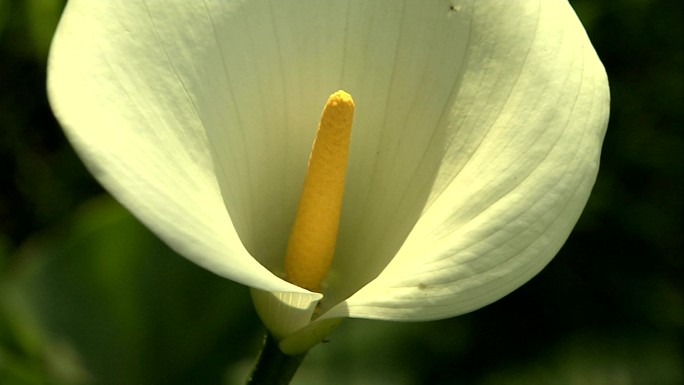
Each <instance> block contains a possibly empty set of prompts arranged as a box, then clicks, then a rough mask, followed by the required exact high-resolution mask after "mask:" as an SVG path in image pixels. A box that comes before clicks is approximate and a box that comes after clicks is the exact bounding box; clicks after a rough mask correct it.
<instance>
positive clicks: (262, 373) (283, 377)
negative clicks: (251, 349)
mask: <svg viewBox="0 0 684 385" xmlns="http://www.w3.org/2000/svg"><path fill="white" fill-rule="evenodd" d="M305 356H306V353H303V354H299V355H296V356H289V355H287V354H285V353H283V352H282V351H281V350H280V349H279V348H278V341H276V339H275V338H273V336H271V334H270V333H267V334H266V337H265V338H264V347H263V349H262V350H261V353H259V357H258V358H257V362H256V364H255V365H254V369H253V370H252V374H251V375H250V376H249V379H248V380H247V385H287V384H289V383H290V381H291V380H292V377H294V375H295V373H296V372H297V369H298V368H299V365H301V363H302V361H304V357H305Z"/></svg>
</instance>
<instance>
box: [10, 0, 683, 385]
mask: <svg viewBox="0 0 684 385" xmlns="http://www.w3.org/2000/svg"><path fill="white" fill-rule="evenodd" d="M63 4H64V1H62V0H30V1H21V0H16V1H11V0H0V169H1V170H2V176H3V183H2V184H0V383H1V384H8V385H34V384H35V385H38V384H41V385H66V384H75V385H79V384H98V385H99V384H144V385H147V384H152V385H153V384H221V383H229V384H230V383H240V382H241V381H242V380H243V379H244V377H245V375H246V373H247V372H248V371H249V367H250V365H251V362H252V360H253V358H254V355H255V354H256V350H257V347H258V345H259V344H260V342H261V336H260V333H261V332H262V329H261V326H260V324H259V321H258V319H257V318H256V316H255V314H254V311H253V310H252V308H251V304H250V299H249V294H248V291H247V289H246V288H244V287H241V286H239V285H236V284H234V283H231V282H229V281H227V280H224V279H221V278H219V277H216V276H214V275H212V274H210V273H208V272H206V271H204V270H202V269H200V268H199V267H197V266H195V265H193V264H191V263H189V262H187V261H186V260H185V259H183V258H182V257H180V256H178V255H176V254H175V253H173V252H172V251H171V250H169V249H168V248H167V247H166V246H164V245H163V244H162V243H161V241H159V240H158V239H157V238H156V237H154V236H153V235H152V234H150V233H149V231H148V230H146V229H145V228H144V227H143V226H142V225H141V224H140V223H138V222H137V221H136V220H135V219H134V218H133V217H131V216H130V214H128V213H127V212H126V211H125V210H124V209H123V208H121V207H120V206H119V205H118V204H116V203H115V202H113V201H112V200H111V199H110V198H107V197H105V196H102V190H101V188H100V187H99V186H98V185H97V184H96V183H95V182H94V181H93V180H92V178H91V177H90V176H89V175H88V173H87V172H86V170H85V169H84V167H83V166H82V164H81V163H80V161H79V160H78V159H77V157H76V156H75V154H74V153H73V151H72V150H71V148H70V147H69V145H68V144H67V143H66V141H65V139H64V137H63V136H62V134H61V131H60V129H59V127H58V125H57V124H56V122H55V121H54V119H53V118H52V115H51V113H50V110H49V107H48V104H47V99H46V97H45V92H44V89H45V62H46V55H47V49H48V46H49V39H50V35H51V33H52V30H53V29H54V27H55V25H56V22H57V19H58V14H59V11H60V7H61V6H62V5H63ZM572 4H573V6H574V7H575V8H576V10H577V12H578V14H579V16H580V18H581V19H582V21H583V22H584V24H585V26H586V27H587V30H588V34H589V36H591V38H592V41H593V42H594V45H595V47H596V49H597V51H598V52H599V55H600V56H601V58H602V59H603V61H604V64H605V65H606V69H607V72H608V76H609V79H610V82H611V94H612V109H611V121H610V124H609V129H608V133H607V136H606V141H605V146H604V153H603V159H602V165H601V171H600V175H599V179H598V181H597V184H596V187H595V189H594V193H593V195H592V197H591V199H590V202H589V205H588V207H587V210H586V211H585V213H584V215H583V217H582V218H581V220H580V223H579V224H578V227H577V229H576V231H575V232H574V233H573V235H572V236H571V237H570V239H569V241H568V243H567V244H566V246H565V247H564V248H563V249H562V250H561V252H560V254H559V255H558V256H557V257H556V258H555V259H554V261H553V262H552V263H551V264H550V265H549V266H548V267H547V268H546V269H545V270H544V272H543V273H542V274H540V275H539V276H538V277H536V278H535V279H533V280H532V281H531V282H530V283H529V284H527V285H525V286H524V287H523V288H521V289H520V290H518V291H516V292H514V293H513V294H511V295H509V296H508V297H506V298H504V299H503V300H501V301H499V302H497V303H496V304H494V305H491V306H488V307H486V308H484V309H482V310H479V311H477V312H474V313H472V314H468V315H465V316H462V317H457V318H454V319H450V320H444V321H439V322H430V323H415V324H397V323H386V322H377V321H362V320H353V321H347V322H345V323H344V324H343V325H342V326H341V327H340V328H339V329H338V330H337V331H336V332H335V333H334V334H332V335H331V336H330V343H328V344H322V345H321V346H318V347H316V348H315V349H314V350H313V351H312V352H311V354H310V355H309V357H308V358H307V360H306V361H305V362H304V364H303V366H302V368H301V371H300V373H298V374H297V376H296V377H295V381H294V383H295V384H301V385H306V384H368V383H372V384H395V385H418V384H475V385H489V384H552V385H555V384H558V385H561V384H563V385H564V384H588V385H593V384H654V385H656V384H657V385H660V384H663V385H670V384H672V385H675V384H682V383H684V374H683V369H682V366H681V362H682V361H683V359H684V357H683V354H682V346H681V341H682V337H683V336H682V330H683V327H684V300H683V295H682V294H683V293H682V281H681V276H682V273H683V271H682V270H683V269H682V255H683V252H682V218H683V215H682V214H683V213H682V199H681V196H682V181H684V178H683V176H684V175H683V170H682V167H683V166H684V145H683V143H682V127H684V117H683V114H684V95H683V91H684V81H683V79H684V77H683V76H682V75H683V73H682V68H684V50H683V48H682V47H684V42H683V41H682V40H683V38H684V30H683V28H682V3H681V2H680V1H677V0H606V1H591V0H574V1H572Z"/></svg>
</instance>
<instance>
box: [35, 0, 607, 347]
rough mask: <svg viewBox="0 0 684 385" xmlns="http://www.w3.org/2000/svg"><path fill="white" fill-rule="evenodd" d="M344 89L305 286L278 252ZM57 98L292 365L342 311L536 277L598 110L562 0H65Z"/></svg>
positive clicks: (596, 133) (592, 60) (66, 116)
mask: <svg viewBox="0 0 684 385" xmlns="http://www.w3.org/2000/svg"><path fill="white" fill-rule="evenodd" d="M340 88H342V89H345V90H346V91H348V92H349V93H350V94H352V95H353V96H354V101H355V104H356V115H355V117H354V128H353V132H352V136H351V145H350V155H349V160H348V166H347V182H346V187H345V191H344V203H343V206H342V212H341V221H340V225H339V236H338V240H337V245H336V248H335V257H334V260H333V262H332V265H331V267H330V270H329V272H328V275H327V278H326V279H325V280H324V281H323V284H322V289H321V293H315V292H311V291H308V290H305V289H302V288H300V287H298V286H296V285H293V284H291V283H289V282H287V281H286V280H284V279H283V278H281V277H282V276H283V255H284V252H285V248H286V246H287V240H288V234H289V231H290V228H291V226H292V223H293V220H294V215H295V212H296V208H297V201H298V197H299V193H300V189H301V186H302V183H303V179H304V176H305V173H306V166H307V159H308V157H309V151H310V147H311V141H312V140H313V137H314V134H315V130H316V125H317V122H318V118H319V116H320V108H321V105H322V104H323V102H324V101H325V98H326V97H327V96H328V95H329V94H330V93H331V92H333V91H335V90H337V89H340ZM48 92H49V97H50V102H51V104H52V106H53V109H54V112H55V115H56V116H57V118H58V119H59V121H60V122H61V124H62V125H63V127H64V130H65V132H66V134H67V137H68V138H69V140H70V141H71V143H72V144H73V146H74V147H75V149H76V150H77V152H78V153H79V155H80V156H81V157H82V159H83V160H84V162H85V164H86V165H87V166H88V167H89V169H90V171H91V172H92V173H93V174H94V175H95V177H96V178H97V179H98V180H99V181H100V182H101V183H102V184H103V185H104V186H105V187H106V188H107V189H108V190H109V191H110V192H111V193H112V194H113V195H114V196H115V197H116V198H117V199H118V200H119V201H120V202H122V203H123V204H124V205H125V206H126V207H127V208H128V209H129V210H130V211H131V212H133V213H134V214H135V215H136V216H137V217H138V218H139V219H140V220H141V221H142V222H143V223H145V224H146V225H147V226H148V227H149V228H150V229H152V230H153V231H154V232H155V233H156V234H157V235H158V236H159V237H161V238H162V239H163V240H164V241H165V242H167V243H168V244H169V245H170V246H171V247H173V248H174V249H176V250H177V251H178V252H179V253H181V254H182V255H184V256H186V257H187V258H189V259H190V260H192V261H194V262H196V263H197V264H199V265H201V266H203V267H205V268H206V269H208V270H211V271H213V272H214V273H216V274H219V275H221V276H223V277H226V278H228V279H231V280H234V281H236V282H239V283H242V284H244V285H247V286H249V287H251V288H253V289H254V290H253V297H254V300H255V304H256V307H257V310H258V312H259V314H260V316H261V317H262V319H263V320H264V322H265V324H266V325H267V327H268V328H269V329H270V330H271V332H272V333H273V334H274V335H275V336H276V337H277V338H278V339H279V340H280V341H281V349H283V351H285V352H286V353H291V354H297V353H300V352H303V351H305V350H306V349H308V348H309V347H311V346H312V345H313V344H315V343H316V342H318V340H320V338H323V336H324V335H325V333H327V332H328V331H329V330H330V329H332V328H333V327H334V325H335V324H336V322H337V320H339V319H340V318H344V317H359V318H373V319H383V320H404V321H412V320H415V321H419V320H433V319H440V318H446V317H452V316H456V315H459V314H462V313H465V312H469V311H472V310H474V309H477V308H480V307H482V306H485V305H487V304H489V303H491V302H494V301H496V300H497V299H499V298H501V297H503V296H504V295H506V294H508V293H510V292H511V291H513V290H514V289H516V288H517V287H519V286H520V285H522V284H523V283H524V282H526V281H528V280H529V279H530V278H531V277H533V276H534V275H535V274H537V273H538V272H539V271H540V270H541V269H542V268H543V267H544V266H545V265H546V264H547V263H548V262H549V261H550V260H551V258H552V257H553V256H554V255H555V254H556V253H557V251H558V250H559V248H560V247H561V246H562V244H563V243H564V242H565V240H566V239H567V237H568V235H569V233H570V231H571V229H572V227H573V226H574V224H575V223H576V221H577V219H578V217H579V215H580V213H581V211H582V209H583V208H584V205H585V203H586V201H587V199H588V197H589V194H590V191H591V188H592V186H593V184H594V181H595V178H596V174H597V170H598V164H599V156H600V150H601V144H602V141H603V136H604V133H605V128H606V124H607V119H608V111H609V92H608V84H607V79H606V75H605V71H604V69H603V66H602V64H601V62H600V61H599V59H598V57H597V55H596V53H595V51H594V49H593V47H592V45H591V43H590V41H589V39H588V38H587V36H586V33H585V31H584V29H583V27H582V25H581V24H580V22H579V21H578V19H577V17H576V15H575V13H574V12H573V10H572V8H571V7H570V6H569V4H568V3H567V1H566V0H534V1H506V0H469V1H468V0H430V1H425V0H421V1H414V0H405V1H398V0H356V1H355V0H347V1H326V0H317V1H314V0H309V1H275V0H270V1H269V0H250V1H245V0H243V1H238V0H224V1H212V0H204V1H181V0H177V1H176V0H173V1H161V0H140V1H135V2H132V1H125V0H109V1H91V0H71V1H69V3H68V4H67V7H66V9H65V11H64V14H63V16H62V20H61V22H60V24H59V27H58V30H57V32H56V35H55V38H54V41H53V45H52V49H51V52H50V58H49V67H48ZM315 309H318V310H317V311H316V315H315V317H314V319H315V321H311V319H312V315H313V313H314V311H315Z"/></svg>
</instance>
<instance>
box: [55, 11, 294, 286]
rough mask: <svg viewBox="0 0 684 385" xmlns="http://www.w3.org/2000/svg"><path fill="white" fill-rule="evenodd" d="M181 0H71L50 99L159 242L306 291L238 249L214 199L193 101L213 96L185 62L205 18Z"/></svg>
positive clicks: (246, 277)
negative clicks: (165, 0)
mask: <svg viewBox="0 0 684 385" xmlns="http://www.w3.org/2000/svg"><path fill="white" fill-rule="evenodd" d="M191 3H192V4H194V3H193V2H181V1H175V2H173V1H172V2H161V1H148V2H145V1H142V2H140V1H137V2H132V1H90V0H72V1H70V2H69V3H68V5H67V7H66V9H65V11H64V15H63V18H62V20H61V22H60V25H59V28H58V30H57V33H56V35H55V38H54V42H53V46H52V49H51V53H50V59H49V67H48V91H49V96H50V101H51V104H52V106H53V109H54V111H55V114H56V116H57V117H58V119H59V120H60V122H61V123H62V124H63V126H64V129H65V132H66V134H67V136H68V138H69V140H70V141H71V142H72V144H73V145H74V147H75V148H76V150H77V151H78V153H79V154H80V155H81V157H82V158H83V159H84V161H85V163H86V165H87V166H88V167H89V169H90V170H91V171H92V173H93V174H94V175H95V177H96V178H97V179H98V180H99V181H100V182H101V183H102V184H103V185H104V186H105V187H106V188H107V189H108V190H109V191H110V192H111V193H112V194H113V195H114V196H115V197H116V198H117V199H119V200H120V201H121V202H122V203H123V204H124V205H125V206H126V207H128V208H129V209H130V210H131V211H132V212H133V213H134V214H135V215H136V216H137V217H138V218H139V219H140V220H141V221H142V222H144V223H145V224H146V225H147V226H148V227H150V228H151V229H152V230H153V231H154V232H155V233H156V234H157V235H159V236H160V237H161V238H162V239H164V240H165V241H166V242H167V243H168V244H169V245H171V246H172V247H174V248H175V249H176V250H178V251H179V252H180V253H182V254H184V255H185V256H187V257H188V258H190V259H192V260H193V261H195V262H196V263H198V264H200V265H202V266H204V267H205V268H207V269H209V270H211V271H213V272H215V273H217V274H219V275H222V276H225V277H227V278H230V279H232V280H235V281H237V282H241V283H243V284H246V285H249V286H252V287H257V288H260V289H263V290H269V291H273V290H278V291H292V292H305V291H304V290H302V289H300V288H298V287H295V286H293V285H291V284H289V283H287V282H285V281H283V280H281V279H280V278H278V277H276V276H274V275H273V274H272V273H271V272H269V271H268V270H267V269H266V268H264V267H263V266H262V265H261V264H260V263H258V262H257V261H256V260H255V259H254V258H253V257H252V256H251V255H250V254H249V253H248V252H247V250H246V249H245V248H244V246H243V244H242V243H241V241H240V239H239V238H238V234H237V232H236V230H235V227H234V225H235V223H234V221H235V218H238V219H239V218H240V217H239V216H236V217H235V218H231V216H230V215H229V212H228V211H227V210H226V206H225V205H224V202H223V199H222V196H221V193H220V189H219V185H218V182H217V178H216V173H215V170H214V164H213V162H212V150H213V149H212V148H211V147H210V145H209V142H208V140H207V139H208V138H207V134H206V131H205V130H206V127H205V125H204V122H203V119H204V117H203V116H201V113H202V110H201V109H200V108H199V107H198V103H201V102H203V101H204V100H205V99H207V98H209V97H211V96H212V95H214V94H212V92H214V90H213V88H212V84H211V82H210V81H209V82H206V83H203V84H199V82H200V81H201V82H205V81H207V80H208V79H206V75H207V74H205V73H203V72H202V71H204V68H202V67H201V66H199V65H198V64H197V63H198V62H200V61H198V60H195V59H196V55H202V54H203V53H204V50H205V49H206V48H207V47H206V44H207V43H205V42H204V40H205V38H206V35H205V33H206V31H211V30H212V29H211V28H212V25H211V19H210V16H209V13H208V10H207V9H205V8H204V7H197V6H195V5H190V4H191ZM221 5H222V6H223V7H224V8H225V9H224V11H227V10H228V9H229V8H230V7H231V6H232V5H233V2H229V1H223V2H221ZM200 63H201V62H200ZM202 87H204V88H203V89H202ZM200 89H202V90H203V91H202V92H201V93H200V92H199V90H200ZM237 147H238V145H234V144H229V149H232V150H234V149H235V148H237ZM235 156H240V154H235ZM236 188H241V186H240V185H239V184H238V185H236ZM240 203H241V202H236V205H237V206H239V205H240Z"/></svg>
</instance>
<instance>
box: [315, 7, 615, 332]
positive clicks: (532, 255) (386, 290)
mask: <svg viewBox="0 0 684 385" xmlns="http://www.w3.org/2000/svg"><path fill="white" fill-rule="evenodd" d="M469 8H472V9H471V10H469ZM462 11H464V12H466V13H468V12H472V25H471V28H470V36H469V37H468V47H467V63H466V64H465V69H464V71H465V72H464V75H463V80H462V83H461V85H460V90H459V94H458V96H457V98H456V99H455V100H454V101H453V103H452V105H451V106H450V107H449V108H450V111H449V119H448V120H449V123H448V127H447V129H446V133H445V136H444V142H443V143H444V153H443V158H442V163H441V166H440V168H439V171H438V173H437V175H436V176H435V179H434V181H433V183H432V184H431V189H432V191H431V195H430V196H429V197H428V199H427V203H426V205H425V208H424V211H423V213H422V215H421V217H420V219H419V221H418V222H417V224H416V225H415V227H414V228H413V229H412V231H411V232H410V234H409V236H408V237H407V239H406V242H405V243H404V244H403V245H402V246H401V249H400V250H399V251H398V253H397V254H396V256H395V257H394V259H393V260H392V261H391V262H390V263H389V265H388V266H387V267H386V268H385V270H383V271H382V273H381V274H380V275H379V276H378V277H377V278H376V279H375V280H373V281H372V282H370V283H369V284H368V285H367V286H365V287H364V288H363V289H361V290H359V291H358V292H357V293H356V294H354V295H353V296H351V298H349V299H348V300H347V301H345V302H343V303H341V304H340V305H338V306H337V307H335V308H333V309H332V310H331V311H330V312H329V313H328V314H327V315H325V316H324V317H323V318H327V317H340V316H351V317H364V318H378V319H395V320H428V319H438V318H445V317H451V316H455V315H458V314H462V313H465V312H468V311H471V310H474V309H477V308H479V307H482V306H484V305H487V304H489V303H491V302H493V301H495V300H497V299H499V298H501V297H502V296H504V295H506V294H508V293H509V292H511V291H512V290H514V289H515V288H517V287H519V286H520V285H521V284H523V283H524V282H526V281H527V280H529V279H530V278H531V277H532V276H534V275H535V274H536V273H537V272H539V271H540V270H541V269H542V268H543V267H544V266H545V265H546V264H547V263H548V262H549V260H550V259H551V258H552V257H553V256H554V255H555V254H556V252H557V251H558V249H559V248H560V247H561V245H562V244H563V242H565V240H566V238H567V236H568V235H569V233H570V230H571V229H572V227H573V226H574V224H575V223H576V221H577V219H578V217H579V215H580V213H581V211H582V209H583V207H584V205H585V203H586V201H587V199H588V196H589V193H590V190H591V188H592V186H593V183H594V180H595V177H596V173H597V169H598V162H599V155H600V148H601V143H602V140H603V136H604V133H605V127H606V122H607V118H608V106H609V95H608V87H607V80H606V75H605V72H604V69H603V67H602V65H601V63H600V61H599V59H598V58H597V56H596V53H595V52H594V49H593V47H592V46H591V43H590V42H589V40H588V38H587V37H586V34H585V32H584V29H583V28H582V26H581V24H580V23H579V21H578V20H577V18H576V16H575V14H574V12H573V11H572V9H571V8H570V6H569V5H568V4H567V2H565V1H563V0H539V1H525V2H508V1H494V0H491V1H485V0H478V1H475V2H473V3H471V4H463V5H462ZM457 38H458V37H454V39H457ZM370 204H372V203H370Z"/></svg>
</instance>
